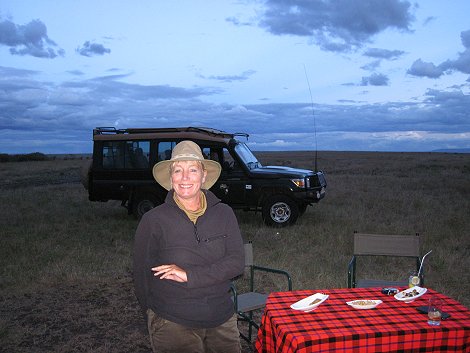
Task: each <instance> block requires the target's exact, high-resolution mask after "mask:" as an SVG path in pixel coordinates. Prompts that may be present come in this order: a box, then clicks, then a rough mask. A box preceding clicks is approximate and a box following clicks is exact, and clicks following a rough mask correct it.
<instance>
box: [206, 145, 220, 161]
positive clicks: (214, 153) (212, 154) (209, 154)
mask: <svg viewBox="0 0 470 353" xmlns="http://www.w3.org/2000/svg"><path fill="white" fill-rule="evenodd" d="M202 154H203V155H204V158H206V159H212V160H213V161H216V162H220V158H219V152H218V150H217V149H215V148H210V147H203V148H202Z"/></svg>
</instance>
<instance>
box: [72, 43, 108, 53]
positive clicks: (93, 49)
mask: <svg viewBox="0 0 470 353" xmlns="http://www.w3.org/2000/svg"><path fill="white" fill-rule="evenodd" d="M75 51H76V52H77V53H78V54H80V55H83V56H88V57H90V56H94V55H104V54H109V53H111V49H108V48H105V47H104V45H103V44H98V43H92V42H90V41H86V42H85V43H83V45H82V46H81V47H78V48H77V49H76V50H75Z"/></svg>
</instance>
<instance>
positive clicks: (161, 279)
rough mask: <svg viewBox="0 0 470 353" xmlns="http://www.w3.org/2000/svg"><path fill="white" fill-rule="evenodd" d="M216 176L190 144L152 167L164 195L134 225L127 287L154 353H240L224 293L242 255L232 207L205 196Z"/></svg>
mask: <svg viewBox="0 0 470 353" xmlns="http://www.w3.org/2000/svg"><path fill="white" fill-rule="evenodd" d="M220 171H221V167H220V165H219V163H217V162H215V161H211V160H206V159H204V157H203V155H202V152H201V149H200V148H199V146H198V145H197V144H195V143H194V142H192V141H182V142H180V143H178V144H177V145H176V146H175V148H174V149H173V152H172V155H171V159H170V160H166V161H161V162H159V163H157V164H156V165H155V166H154V168H153V176H154V178H155V180H156V181H157V182H158V183H159V184H160V185H162V186H163V187H164V188H165V189H167V190H169V192H168V194H167V196H166V199H165V202H164V203H163V204H162V205H160V206H158V207H155V208H154V209H152V210H150V211H149V212H147V213H145V214H144V216H143V217H142V220H141V221H140V223H139V225H138V227H137V231H136V235H135V244H134V282H135V292H136V296H137V299H138V300H139V303H140V305H141V307H142V309H143V311H144V313H145V314H146V316H147V324H148V330H149V335H150V341H151V345H152V350H153V351H154V352H178V353H183V352H191V353H193V352H201V353H202V352H214V353H215V352H219V353H221V352H224V353H232V352H237V353H238V352H240V340H239V332H238V328H237V318H236V314H235V313H234V309H233V302H232V299H231V296H230V291H229V290H230V281H231V279H232V278H234V277H236V276H238V275H239V274H241V273H242V272H243V268H244V250H243V241H242V237H241V234H240V229H239V227H238V223H237V220H236V218H235V215H234V213H233V211H232V209H231V208H230V207H229V206H227V205H225V204H223V203H221V202H220V200H219V199H218V198H217V197H216V196H215V195H214V194H213V193H212V192H211V191H209V190H208V189H209V188H210V187H211V186H212V185H214V183H215V182H216V181H217V179H218V177H219V175H220Z"/></svg>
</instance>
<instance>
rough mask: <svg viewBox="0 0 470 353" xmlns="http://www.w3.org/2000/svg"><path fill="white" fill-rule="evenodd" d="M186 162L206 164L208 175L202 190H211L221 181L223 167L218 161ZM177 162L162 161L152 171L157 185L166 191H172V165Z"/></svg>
mask: <svg viewBox="0 0 470 353" xmlns="http://www.w3.org/2000/svg"><path fill="white" fill-rule="evenodd" d="M185 160H195V161H200V162H201V163H202V164H204V169H205V170H206V171H207V175H206V181H205V182H204V184H202V189H210V188H211V187H212V186H213V185H214V184H215V182H216V181H217V179H219V176H220V173H221V171H222V167H221V166H220V164H219V163H218V162H216V161H213V160H211V159H204V160H202V161H201V160H200V159H185ZM173 162H177V160H165V161H160V162H158V163H157V164H155V165H154V166H153V169H152V174H153V177H154V178H155V180H156V181H157V183H159V184H160V185H161V186H162V187H164V188H165V189H166V190H168V191H169V190H170V189H171V181H170V179H171V176H170V166H171V163H173Z"/></svg>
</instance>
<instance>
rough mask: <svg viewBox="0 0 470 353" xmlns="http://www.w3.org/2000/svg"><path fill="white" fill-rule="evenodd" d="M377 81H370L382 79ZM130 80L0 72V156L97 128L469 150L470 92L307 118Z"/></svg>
mask: <svg viewBox="0 0 470 353" xmlns="http://www.w3.org/2000/svg"><path fill="white" fill-rule="evenodd" d="M377 75H378V76H377V77H376V79H377V81H374V79H371V77H374V76H373V75H372V76H370V77H369V78H367V83H368V84H369V85H371V84H374V83H375V84H377V83H380V74H377ZM127 76H128V75H111V76H104V77H96V78H94V79H91V80H80V76H79V75H78V76H74V77H73V80H70V81H66V82H62V83H60V84H53V83H51V82H49V81H41V80H40V79H39V77H41V75H40V72H35V71H30V70H19V69H11V68H7V67H0V152H2V153H28V152H35V151H39V152H43V153H85V152H87V153H90V152H91V144H92V141H91V138H90V136H91V131H92V129H93V128H94V127H96V126H117V127H120V128H126V127H156V126H158V127H175V126H209V127H214V128H218V129H221V130H225V131H229V132H246V133H249V134H250V138H249V140H248V142H249V144H250V146H252V147H253V148H255V149H257V150H281V149H282V150H313V149H315V147H316V142H318V148H319V149H323V150H326V149H331V150H382V151H387V150H388V151H429V150H434V149H439V148H441V149H442V148H456V147H460V148H465V147H466V148H469V147H470V145H469V144H470V142H469V141H470V139H469V138H468V137H469V132H470V121H469V119H468V111H469V110H470V96H468V95H465V94H464V93H463V92H462V91H461V90H459V89H455V90H448V91H440V90H428V91H427V92H426V96H425V99H424V100H423V101H421V102H388V103H383V104H367V103H364V102H357V101H342V102H341V103H338V104H315V105H314V106H313V109H314V114H313V115H312V104H311V103H308V102H306V103H296V104H293V103H292V104H281V103H277V104H274V103H267V104H252V105H243V104H238V105H231V104H214V103H208V102H207V101H206V99H205V97H206V96H209V95H212V94H219V93H223V91H220V90H218V89H216V88H212V87H193V88H183V87H175V86H169V85H149V86H144V85H138V84H130V83H126V82H124V80H125V78H126V77H127ZM382 79H383V78H382ZM25 126H28V131H25ZM424 126H425V127H426V128H425V129H424V128H423V127H424ZM315 136H317V140H316V139H315ZM418 137H419V138H418Z"/></svg>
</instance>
